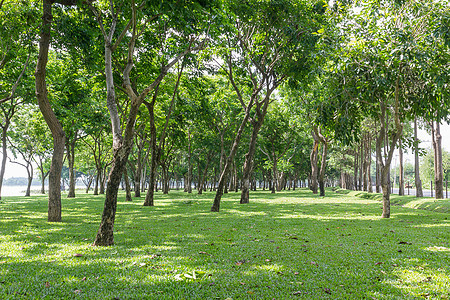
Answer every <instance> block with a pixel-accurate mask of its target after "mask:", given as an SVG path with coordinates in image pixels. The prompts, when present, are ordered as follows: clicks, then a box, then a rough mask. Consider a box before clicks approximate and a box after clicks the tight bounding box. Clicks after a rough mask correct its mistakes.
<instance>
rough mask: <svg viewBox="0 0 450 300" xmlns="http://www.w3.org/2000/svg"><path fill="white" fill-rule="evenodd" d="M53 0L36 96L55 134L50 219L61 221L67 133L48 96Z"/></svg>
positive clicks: (47, 3)
mask: <svg viewBox="0 0 450 300" xmlns="http://www.w3.org/2000/svg"><path fill="white" fill-rule="evenodd" d="M52 18H53V16H52V1H51V0H43V16H42V27H41V37H40V41H39V56H38V61H37V65H36V72H35V79H36V96H37V99H38V104H39V109H40V110H41V112H42V115H43V117H44V119H45V121H46V123H47V125H48V127H49V128H50V131H51V132H52V136H53V156H52V164H51V167H50V173H49V192H48V195H49V196H48V221H49V222H60V221H61V170H62V165H63V157H64V148H65V139H66V136H65V133H64V130H63V128H62V126H61V124H60V123H59V121H58V119H57V118H56V115H55V113H54V112H53V110H52V108H51V106H50V102H49V100H48V96H47V85H46V81H45V70H46V67H47V62H48V49H49V45H50V38H51V36H50V32H51V22H52Z"/></svg>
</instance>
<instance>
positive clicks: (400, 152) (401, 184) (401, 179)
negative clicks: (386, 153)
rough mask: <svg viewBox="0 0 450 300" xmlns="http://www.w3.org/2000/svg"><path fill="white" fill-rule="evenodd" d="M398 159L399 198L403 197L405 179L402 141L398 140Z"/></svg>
mask: <svg viewBox="0 0 450 300" xmlns="http://www.w3.org/2000/svg"><path fill="white" fill-rule="evenodd" d="M398 159H399V161H400V165H399V173H400V174H399V177H398V187H399V188H398V194H399V195H400V196H403V195H405V179H404V177H403V174H404V171H403V149H402V139H399V140H398Z"/></svg>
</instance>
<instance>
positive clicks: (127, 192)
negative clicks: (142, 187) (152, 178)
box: [123, 168, 133, 201]
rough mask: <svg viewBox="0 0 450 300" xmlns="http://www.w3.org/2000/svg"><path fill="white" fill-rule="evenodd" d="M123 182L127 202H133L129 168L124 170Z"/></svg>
mask: <svg viewBox="0 0 450 300" xmlns="http://www.w3.org/2000/svg"><path fill="white" fill-rule="evenodd" d="M123 180H124V181H125V200H126V201H133V198H132V197H131V187H130V178H129V177H128V169H127V168H125V169H124V170H123Z"/></svg>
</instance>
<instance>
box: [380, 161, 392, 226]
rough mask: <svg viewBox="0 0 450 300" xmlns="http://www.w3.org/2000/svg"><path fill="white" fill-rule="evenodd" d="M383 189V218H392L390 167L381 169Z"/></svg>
mask: <svg viewBox="0 0 450 300" xmlns="http://www.w3.org/2000/svg"><path fill="white" fill-rule="evenodd" d="M381 188H382V190H383V214H382V215H381V216H382V217H383V218H390V216H391V203H390V189H389V167H388V166H383V167H381Z"/></svg>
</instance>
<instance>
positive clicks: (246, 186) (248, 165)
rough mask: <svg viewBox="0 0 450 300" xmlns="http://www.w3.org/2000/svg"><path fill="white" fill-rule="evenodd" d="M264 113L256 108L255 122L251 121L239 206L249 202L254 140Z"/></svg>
mask: <svg viewBox="0 0 450 300" xmlns="http://www.w3.org/2000/svg"><path fill="white" fill-rule="evenodd" d="M266 112H267V108H263V109H262V111H261V108H260V107H256V114H257V120H253V121H252V125H253V131H252V136H251V138H250V144H249V147H248V152H247V154H245V161H244V167H243V168H242V188H241V200H240V203H241V204H246V203H249V202H250V177H251V175H252V169H253V157H254V156H255V151H256V140H257V138H258V132H259V130H260V129H261V126H262V125H263V122H264V117H265V115H266Z"/></svg>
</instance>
